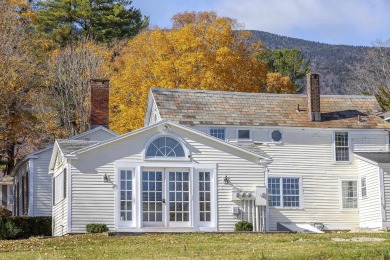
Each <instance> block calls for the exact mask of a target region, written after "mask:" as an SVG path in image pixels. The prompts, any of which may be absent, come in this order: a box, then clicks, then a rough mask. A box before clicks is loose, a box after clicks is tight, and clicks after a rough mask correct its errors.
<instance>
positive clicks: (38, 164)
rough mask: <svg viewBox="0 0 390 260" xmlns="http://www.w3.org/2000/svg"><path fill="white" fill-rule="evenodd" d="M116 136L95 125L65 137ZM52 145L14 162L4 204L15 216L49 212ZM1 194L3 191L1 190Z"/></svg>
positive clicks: (95, 138) (49, 214) (103, 138)
mask: <svg viewBox="0 0 390 260" xmlns="http://www.w3.org/2000/svg"><path fill="white" fill-rule="evenodd" d="M116 136H118V134H116V133H115V132H113V131H111V130H109V129H107V128H105V127H103V126H99V127H96V128H94V129H91V130H88V131H86V132H84V133H81V134H79V135H76V136H73V137H71V138H69V139H68V140H84V141H88V140H93V141H100V142H101V141H103V140H107V139H111V138H114V137H116ZM52 152H53V145H49V146H47V147H46V148H44V149H41V150H38V151H35V152H33V153H31V154H28V155H27V156H26V157H25V158H23V159H22V160H20V161H19V162H18V163H17V165H16V166H15V168H14V170H13V172H12V173H11V176H12V177H14V182H13V183H14V185H10V186H9V188H8V189H9V191H8V194H10V195H9V196H8V198H10V199H9V200H8V207H9V208H10V209H12V210H13V214H14V215H16V216H26V215H28V216H51V214H52V212H51V210H52V176H51V175H49V174H48V172H49V170H48V169H49V163H50V158H51V155H52ZM3 194H4V193H3Z"/></svg>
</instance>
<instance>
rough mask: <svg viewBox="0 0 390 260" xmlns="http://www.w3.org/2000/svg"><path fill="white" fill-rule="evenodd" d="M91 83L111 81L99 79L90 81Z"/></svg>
mask: <svg viewBox="0 0 390 260" xmlns="http://www.w3.org/2000/svg"><path fill="white" fill-rule="evenodd" d="M89 81H90V82H106V81H109V79H98V78H96V79H90V80H89Z"/></svg>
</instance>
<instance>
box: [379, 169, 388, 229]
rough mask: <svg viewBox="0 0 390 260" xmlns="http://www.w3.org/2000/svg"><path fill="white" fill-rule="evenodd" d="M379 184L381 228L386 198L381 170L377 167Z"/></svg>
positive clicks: (382, 226) (384, 216)
mask: <svg viewBox="0 0 390 260" xmlns="http://www.w3.org/2000/svg"><path fill="white" fill-rule="evenodd" d="M379 186H380V201H381V220H382V224H381V229H383V228H384V225H383V222H386V221H387V219H386V200H385V187H384V174H383V170H382V169H381V168H380V167H379Z"/></svg>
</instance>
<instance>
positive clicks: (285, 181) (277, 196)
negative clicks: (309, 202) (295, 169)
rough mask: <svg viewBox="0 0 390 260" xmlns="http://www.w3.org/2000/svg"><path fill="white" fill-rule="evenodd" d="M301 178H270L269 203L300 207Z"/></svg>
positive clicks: (276, 205) (277, 205) (270, 204)
mask: <svg viewBox="0 0 390 260" xmlns="http://www.w3.org/2000/svg"><path fill="white" fill-rule="evenodd" d="M299 182H300V181H299V178H296V177H271V178H268V205H269V206H274V207H280V206H282V207H288V208H298V207H300V187H299Z"/></svg>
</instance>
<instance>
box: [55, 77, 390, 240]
mask: <svg viewBox="0 0 390 260" xmlns="http://www.w3.org/2000/svg"><path fill="white" fill-rule="evenodd" d="M380 112H381V108H380V106H379V104H378V103H377V101H376V99H375V98H374V97H370V96H321V97H320V93H319V76H318V75H317V74H310V75H309V76H308V95H307V96H306V95H280V94H256V93H234V92H213V91H190V90H175V89H152V90H151V92H150V95H149V100H148V108H147V112H146V117H145V127H144V128H142V129H139V130H137V131H134V132H131V133H128V134H125V135H122V136H119V137H116V138H113V139H110V140H108V141H105V142H102V143H99V144H95V143H88V142H82V143H79V142H77V141H57V142H56V144H55V148H54V150H53V155H52V157H51V162H50V169H49V170H50V172H51V173H52V174H53V178H54V183H55V186H54V187H55V189H53V191H54V196H53V198H54V206H53V224H54V225H53V227H54V235H57V236H58V235H63V234H68V233H82V232H85V226H86V224H89V223H106V224H107V225H108V227H109V228H110V230H111V231H116V232H148V231H152V232H164V231H232V230H233V229H234V224H235V223H236V222H237V221H239V220H247V221H250V222H252V223H253V225H254V228H255V230H257V231H262V230H311V231H313V232H320V231H319V230H320V229H328V230H338V229H352V228H355V227H367V228H375V229H383V228H386V227H388V226H389V223H390V222H388V220H387V212H389V213H390V205H389V206H386V203H385V202H386V200H388V199H390V195H388V189H390V188H389V187H388V185H390V182H388V180H387V178H388V177H387V174H386V166H387V165H386V161H387V159H386V158H387V157H386V155H387V152H388V143H389V134H388V130H389V129H390V123H388V122H386V121H385V120H384V119H383V118H381V117H380ZM378 154H379V156H383V158H382V157H381V158H382V159H381V160H382V161H379V159H377V157H375V155H378ZM387 156H388V155H387ZM389 179H390V178H389ZM387 183H388V184H387ZM389 217H390V214H389ZM389 221H390V220H389Z"/></svg>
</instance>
